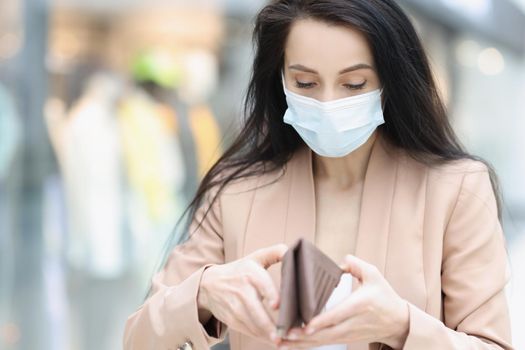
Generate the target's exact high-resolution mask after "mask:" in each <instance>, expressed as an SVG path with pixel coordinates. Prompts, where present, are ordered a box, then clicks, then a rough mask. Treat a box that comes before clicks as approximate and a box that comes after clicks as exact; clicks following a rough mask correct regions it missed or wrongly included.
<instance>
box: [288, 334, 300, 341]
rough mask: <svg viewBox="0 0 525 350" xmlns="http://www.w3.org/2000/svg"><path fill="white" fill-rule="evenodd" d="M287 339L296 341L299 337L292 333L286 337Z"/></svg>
mask: <svg viewBox="0 0 525 350" xmlns="http://www.w3.org/2000/svg"><path fill="white" fill-rule="evenodd" d="M288 339H290V340H297V339H299V336H298V335H297V334H295V333H292V334H290V335H289V336H288Z"/></svg>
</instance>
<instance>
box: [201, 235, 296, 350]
mask: <svg viewBox="0 0 525 350" xmlns="http://www.w3.org/2000/svg"><path fill="white" fill-rule="evenodd" d="M287 250H288V247H287V246H286V245H285V244H277V245H274V246H271V247H267V248H263V249H259V250H257V251H255V252H253V253H252V254H250V255H247V256H246V257H244V258H241V259H239V260H235V261H233V262H230V263H227V264H223V265H213V266H210V267H208V268H207V269H206V270H204V273H203V275H202V279H201V284H200V288H199V293H198V297H197V304H198V307H199V314H200V316H199V318H201V317H202V316H201V315H202V313H203V310H208V311H209V312H211V314H213V316H214V317H215V318H217V319H218V320H219V321H221V322H223V323H225V324H226V325H228V327H230V328H231V329H234V330H236V331H238V332H241V333H244V334H247V335H249V336H251V337H254V338H258V339H260V340H262V341H264V342H267V343H272V342H273V340H274V339H275V336H274V332H275V327H276V326H275V323H276V322H275V319H274V317H273V315H272V313H273V312H274V311H275V310H277V309H278V307H279V293H278V291H277V288H276V286H275V284H274V283H273V280H272V278H271V277H270V274H269V273H268V271H266V269H267V268H268V267H270V266H271V265H273V264H275V263H278V262H280V261H281V260H282V257H283V255H284V253H286V251H287ZM210 316H211V315H210Z"/></svg>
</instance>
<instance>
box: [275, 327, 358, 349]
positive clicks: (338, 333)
mask: <svg viewBox="0 0 525 350" xmlns="http://www.w3.org/2000/svg"><path fill="white" fill-rule="evenodd" d="M352 323H353V320H347V321H344V322H341V323H339V324H337V325H333V326H331V327H328V328H325V329H323V330H320V331H318V332H316V333H314V334H312V335H302V336H299V337H298V338H297V339H296V340H293V339H290V338H287V339H285V340H283V342H282V343H281V344H280V345H279V346H286V347H288V348H290V349H293V348H299V349H304V348H310V347H313V346H320V345H329V344H340V343H351V342H354V341H358V340H361V338H363V337H362V336H361V337H360V335H359V333H360V332H357V331H353V329H354V328H355V327H354V326H353V324H352Z"/></svg>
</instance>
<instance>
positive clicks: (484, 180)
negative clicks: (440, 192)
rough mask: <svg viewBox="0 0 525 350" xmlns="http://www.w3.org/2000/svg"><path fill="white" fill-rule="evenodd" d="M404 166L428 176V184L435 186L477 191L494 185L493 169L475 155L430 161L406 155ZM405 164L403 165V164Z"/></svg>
mask: <svg viewBox="0 0 525 350" xmlns="http://www.w3.org/2000/svg"><path fill="white" fill-rule="evenodd" d="M402 158H403V159H404V160H402V161H401V163H402V164H403V163H404V165H405V166H404V168H406V169H407V170H406V171H409V172H417V173H418V174H420V176H422V177H425V178H426V183H427V186H431V187H433V188H445V187H447V188H450V187H455V188H456V189H457V190H459V189H460V188H463V189H466V190H470V191H471V192H472V191H477V190H480V189H481V188H482V187H492V184H491V171H490V168H489V166H488V165H487V163H485V162H484V161H482V160H480V159H476V158H475V157H463V158H459V159H453V160H441V161H434V162H432V161H428V162H424V161H421V160H416V159H414V158H413V157H410V156H408V155H404V156H403V157H402ZM402 166H403V165H402Z"/></svg>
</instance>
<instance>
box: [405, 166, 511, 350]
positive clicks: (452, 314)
mask: <svg viewBox="0 0 525 350" xmlns="http://www.w3.org/2000/svg"><path fill="white" fill-rule="evenodd" d="M436 248H437V247H436ZM508 278H509V269H508V265H507V253H506V249H505V240H504V236H503V232H502V228H501V225H500V221H499V219H498V214H497V205H496V199H495V196H494V193H493V190H492V185H491V182H490V178H489V174H488V171H487V169H486V167H484V166H483V169H482V170H479V168H478V170H475V171H469V172H467V173H466V174H465V175H464V177H463V180H462V184H461V189H460V191H459V195H458V198H457V201H456V204H455V207H454V209H453V211H452V214H451V216H450V219H449V223H448V225H447V229H446V231H445V234H444V241H443V262H442V270H441V283H442V295H443V318H444V322H441V321H439V320H438V319H436V318H434V317H432V316H430V315H428V314H427V313H425V312H424V311H422V310H420V309H419V308H417V307H416V306H414V305H412V304H409V317H410V321H409V324H410V325H409V333H408V337H407V339H406V342H405V346H404V349H407V350H415V349H431V350H432V349H436V350H437V349H512V345H511V335H510V321H509V314H508V307H507V299H506V296H505V291H504V288H505V285H506V283H507V281H508Z"/></svg>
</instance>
